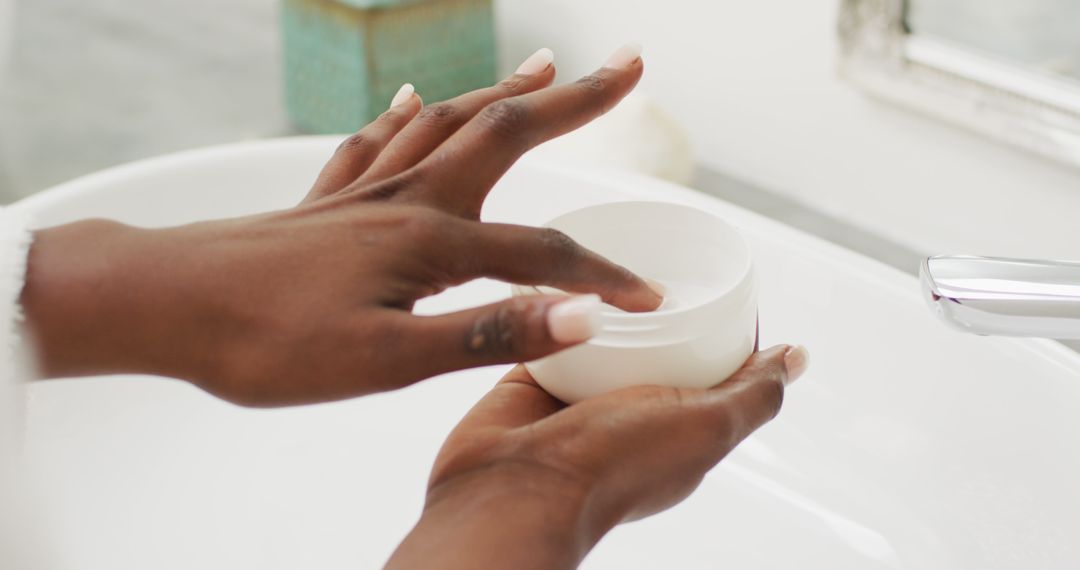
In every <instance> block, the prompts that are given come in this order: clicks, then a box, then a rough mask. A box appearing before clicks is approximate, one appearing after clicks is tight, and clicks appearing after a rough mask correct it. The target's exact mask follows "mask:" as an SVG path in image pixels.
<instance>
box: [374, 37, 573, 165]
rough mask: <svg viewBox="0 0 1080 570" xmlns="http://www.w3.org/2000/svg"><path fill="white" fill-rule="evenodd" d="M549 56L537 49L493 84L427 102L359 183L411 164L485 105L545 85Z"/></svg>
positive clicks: (549, 74)
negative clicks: (447, 99) (512, 72)
mask: <svg viewBox="0 0 1080 570" xmlns="http://www.w3.org/2000/svg"><path fill="white" fill-rule="evenodd" d="M553 59H554V55H553V54H552V52H551V50H549V49H546V48H545V49H541V50H539V51H537V52H536V53H534V54H533V55H532V56H531V57H529V58H528V59H527V60H525V62H524V63H522V64H521V67H519V68H518V70H517V72H515V73H514V75H512V76H510V77H508V78H506V79H504V80H503V81H501V82H499V83H498V84H497V85H495V86H493V87H488V88H485V89H479V90H477V91H473V92H471V93H466V94H464V95H462V96H460V97H457V98H455V99H451V100H449V101H446V102H443V103H436V104H433V105H429V106H427V107H426V108H425V109H424V110H423V111H421V112H420V114H419V115H417V117H416V120H415V121H412V122H411V123H409V125H408V126H407V127H405V129H404V130H402V132H401V134H400V136H398V137H397V138H395V139H394V142H392V143H391V144H390V146H389V147H388V148H387V149H386V152H385V153H383V154H382V155H380V156H379V158H378V159H377V160H376V161H375V163H374V164H373V165H372V166H371V168H370V169H369V170H368V171H367V172H365V173H364V175H363V176H362V177H361V180H360V183H361V184H366V183H371V182H376V181H379V180H383V179H386V178H390V177H392V176H394V175H396V174H399V173H401V172H404V171H405V170H407V169H409V168H412V167H413V166H414V165H416V164H417V163H418V162H420V161H421V160H423V159H424V158H425V157H427V156H428V155H429V154H431V151H433V150H435V149H436V148H438V146H439V145H440V144H442V143H443V141H445V140H446V139H447V138H448V137H450V135H452V134H454V133H455V132H457V130H458V129H460V128H461V126H462V125H464V124H465V123H467V122H469V120H471V119H472V118H473V117H474V116H476V114H477V113H479V112H480V110H481V109H483V108H484V107H486V106H487V105H489V104H491V103H493V102H495V101H498V100H500V99H505V98H507V97H513V96H515V95H521V94H524V93H529V92H532V91H536V90H537V89H542V88H544V87H547V86H548V85H550V84H551V82H552V81H553V80H554V79H555V67H554V66H553V65H552V60H553Z"/></svg>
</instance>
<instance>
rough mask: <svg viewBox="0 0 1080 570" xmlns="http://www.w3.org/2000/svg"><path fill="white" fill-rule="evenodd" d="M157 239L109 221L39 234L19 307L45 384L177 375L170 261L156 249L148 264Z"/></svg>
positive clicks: (94, 221)
mask: <svg viewBox="0 0 1080 570" xmlns="http://www.w3.org/2000/svg"><path fill="white" fill-rule="evenodd" d="M155 238H156V234H155V233H154V232H153V231H152V230H144V229H139V228H135V227H131V226H126V225H124V224H120V223H117V222H112V221H107V220H86V221H81V222H76V223H72V224H67V225H63V226H57V227H54V228H48V229H45V230H40V231H38V232H36V233H35V236H34V242H33V244H32V245H31V248H30V255H29V259H28V263H27V274H26V284H25V286H24V288H23V292H22V295H21V297H20V303H21V304H22V307H23V311H24V313H25V316H26V322H27V326H28V329H29V330H30V332H31V334H32V335H33V337H34V340H35V342H36V346H37V350H38V354H39V366H40V368H41V372H42V373H43V375H44V376H45V377H49V378H55V377H64V376H89V375H97V374H113V373H147V374H162V375H170V376H177V375H179V373H180V363H181V361H180V360H179V359H175V358H172V357H171V355H170V353H171V352H173V351H174V350H175V349H176V348H177V342H176V341H177V339H176V338H175V337H174V336H172V335H170V334H168V332H169V330H170V329H174V328H176V326H175V325H176V324H177V322H176V319H173V318H171V317H170V315H174V316H175V313H176V310H175V309H176V306H175V303H173V302H171V301H170V300H169V299H168V295H169V293H168V288H167V287H163V286H162V281H164V280H166V279H168V277H167V276H166V275H163V274H162V272H161V271H160V269H161V266H162V265H166V264H168V261H167V257H168V254H167V252H164V251H160V249H158V250H157V263H156V265H155V264H154V263H149V264H148V263H146V262H147V261H148V260H152V259H154V258H155V254H154V253H152V252H153V251H154V246H153V245H151V244H153V243H154V242H155V241H156V239H155ZM148 254H149V255H148ZM163 258H166V259H163ZM155 322H156V323H157V324H156V325H155V324H154V323H155Z"/></svg>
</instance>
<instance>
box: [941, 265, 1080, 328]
mask: <svg viewBox="0 0 1080 570" xmlns="http://www.w3.org/2000/svg"><path fill="white" fill-rule="evenodd" d="M920 273H921V279H922V284H923V292H924V294H925V298H926V301H927V303H929V304H930V307H931V308H932V309H933V310H934V312H935V313H937V315H938V316H939V317H941V318H942V319H943V320H944V321H945V322H946V323H947V324H949V325H950V326H952V327H953V328H956V329H959V330H962V331H965V332H969V333H974V334H980V335H995V336H1023V337H1040V338H1052V339H1060V340H1077V339H1080V263H1078V262H1070V261H1050V260H1032V259H1007V258H995V257H974V256H937V257H931V258H929V259H927V260H926V261H924V262H923V265H922V270H921V271H920Z"/></svg>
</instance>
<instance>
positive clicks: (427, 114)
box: [416, 103, 459, 127]
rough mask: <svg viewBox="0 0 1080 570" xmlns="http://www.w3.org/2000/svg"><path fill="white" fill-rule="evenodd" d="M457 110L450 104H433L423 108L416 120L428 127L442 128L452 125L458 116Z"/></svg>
mask: <svg viewBox="0 0 1080 570" xmlns="http://www.w3.org/2000/svg"><path fill="white" fill-rule="evenodd" d="M458 114H459V113H458V109H457V107H455V106H454V105H453V104H451V103H435V104H433V105H428V106H427V107H424V109H423V110H422V111H420V114H419V115H417V117H416V118H417V120H418V121H420V122H422V123H424V124H426V125H429V126H436V127H439V126H444V125H447V124H450V123H453V122H454V121H455V120H456V117H457V115H458Z"/></svg>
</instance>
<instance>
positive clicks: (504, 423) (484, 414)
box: [457, 365, 566, 434]
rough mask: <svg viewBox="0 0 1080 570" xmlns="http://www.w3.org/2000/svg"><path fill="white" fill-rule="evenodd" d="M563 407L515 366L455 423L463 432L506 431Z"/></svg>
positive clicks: (563, 405) (524, 370) (527, 372)
mask: <svg viewBox="0 0 1080 570" xmlns="http://www.w3.org/2000/svg"><path fill="white" fill-rule="evenodd" d="M565 407H566V404H564V403H562V402H560V401H559V400H558V398H555V397H554V396H552V395H551V394H548V393H547V392H546V391H544V389H543V388H541V387H540V385H539V384H537V383H536V380H533V377H532V375H530V374H529V371H528V370H526V369H525V367H524V366H521V365H518V366H517V367H515V368H514V369H513V370H511V371H510V372H509V373H507V375H506V376H504V377H503V379H502V380H500V381H499V383H498V384H496V385H495V387H494V388H492V389H491V391H490V392H488V393H487V395H485V396H484V397H483V398H482V399H481V400H480V401H479V402H477V404H476V405H475V406H473V408H472V410H470V411H469V413H468V414H467V415H466V416H465V419H464V420H462V421H461V423H460V424H458V428H457V429H459V430H461V431H462V432H464V433H469V434H475V433H478V430H500V431H505V430H510V429H515V428H519V427H522V426H526V425H529V424H532V423H535V422H538V421H540V420H542V419H544V418H546V417H548V416H550V415H552V414H554V413H555V412H558V411H559V410H561V409H563V408H565Z"/></svg>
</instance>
